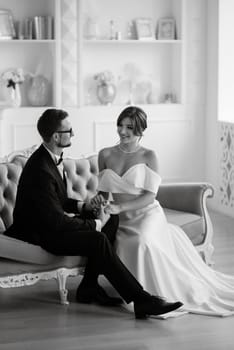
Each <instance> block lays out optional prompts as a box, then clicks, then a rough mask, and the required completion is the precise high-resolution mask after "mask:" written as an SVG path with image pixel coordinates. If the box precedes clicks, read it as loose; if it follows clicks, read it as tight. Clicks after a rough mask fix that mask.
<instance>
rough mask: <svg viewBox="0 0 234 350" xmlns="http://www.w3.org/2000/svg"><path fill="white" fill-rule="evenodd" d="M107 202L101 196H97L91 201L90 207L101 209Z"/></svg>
mask: <svg viewBox="0 0 234 350" xmlns="http://www.w3.org/2000/svg"><path fill="white" fill-rule="evenodd" d="M105 202H106V200H105V198H104V197H103V196H102V195H101V194H97V195H96V196H94V197H93V198H91V199H90V202H89V204H90V206H91V207H92V209H99V208H100V206H101V205H102V204H104V203H105Z"/></svg>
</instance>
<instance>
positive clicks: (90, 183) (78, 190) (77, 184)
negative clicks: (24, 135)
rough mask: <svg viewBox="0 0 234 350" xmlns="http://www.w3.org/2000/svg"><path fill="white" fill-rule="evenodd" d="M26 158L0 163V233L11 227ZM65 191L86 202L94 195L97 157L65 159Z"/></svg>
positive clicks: (19, 157) (15, 158) (96, 181)
mask: <svg viewBox="0 0 234 350" xmlns="http://www.w3.org/2000/svg"><path fill="white" fill-rule="evenodd" d="M27 159H28V157H26V156H22V155H20V156H18V155H15V156H14V157H13V159H11V161H10V162H4V163H0V232H4V231H5V229H6V228H7V227H9V225H11V223H12V220H13V217H12V214H13V208H14V205H15V199H16V193H17V186H18V182H19V178H20V174H21V172H22V169H23V167H24V165H25V163H26V161H27ZM64 168H65V171H66V173H67V191H68V196H69V197H71V198H75V199H79V200H86V199H88V198H90V197H92V196H93V195H94V194H95V193H96V189H97V184H98V179H97V174H98V165H97V156H96V155H93V156H90V157H87V158H82V159H72V158H69V159H65V160H64Z"/></svg>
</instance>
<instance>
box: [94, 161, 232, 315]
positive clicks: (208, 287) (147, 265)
mask: <svg viewBox="0 0 234 350" xmlns="http://www.w3.org/2000/svg"><path fill="white" fill-rule="evenodd" d="M160 183H161V178H160V176H159V175H158V174H157V173H155V172H154V171H152V170H151V169H150V168H149V167H147V166H146V165H145V164H142V163H140V164H136V165H134V166H132V167H131V168H130V169H128V170H127V171H126V172H125V173H124V174H123V176H119V175H118V174H116V173H115V172H114V171H113V170H111V169H105V170H103V171H101V172H100V175H99V186H98V189H99V191H104V192H110V193H112V197H113V200H114V201H115V202H116V203H120V202H122V201H127V200H129V199H131V200H132V199H134V198H135V197H137V196H138V195H140V194H141V193H142V191H143V190H147V191H151V192H153V193H157V191H158V187H159V185H160ZM116 249H117V253H118V255H119V257H120V259H121V260H122V261H123V263H124V264H125V265H126V266H127V267H128V269H129V270H130V271H131V272H132V274H133V275H134V276H135V277H136V278H137V280H138V281H139V282H140V283H141V284H142V286H143V287H144V288H145V289H146V290H147V291H148V292H150V293H151V294H154V295H161V296H163V297H165V298H166V299H167V300H169V301H177V300H179V301H181V302H182V303H183V304H184V306H183V307H182V309H180V311H181V310H182V311H186V312H191V313H198V314H205V315H214V316H229V315H232V314H234V276H229V275H225V274H223V273H220V272H216V271H214V270H213V269H212V268H210V267H208V266H207V265H206V264H205V263H204V262H203V260H202V258H201V257H200V255H199V254H198V252H197V250H196V248H195V247H194V246H193V244H192V242H191V241H190V239H189V238H188V237H187V235H186V234H185V233H184V232H183V230H182V229H181V228H179V227H177V226H176V225H172V224H170V223H168V222H167V220H166V217H165V215H164V212H163V209H162V207H161V206H160V204H159V203H158V201H156V200H155V202H154V203H153V204H150V205H149V206H147V207H145V208H143V209H140V210H129V211H127V212H124V213H121V214H120V223H119V230H118V233H117V237H116Z"/></svg>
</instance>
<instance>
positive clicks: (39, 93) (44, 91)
mask: <svg viewBox="0 0 234 350" xmlns="http://www.w3.org/2000/svg"><path fill="white" fill-rule="evenodd" d="M27 97H28V101H29V104H30V106H37V107H38V106H46V105H47V104H48V101H49V97H50V85H49V81H48V79H47V78H45V77H44V76H43V75H36V76H34V77H31V78H30V79H29V81H28V92H27Z"/></svg>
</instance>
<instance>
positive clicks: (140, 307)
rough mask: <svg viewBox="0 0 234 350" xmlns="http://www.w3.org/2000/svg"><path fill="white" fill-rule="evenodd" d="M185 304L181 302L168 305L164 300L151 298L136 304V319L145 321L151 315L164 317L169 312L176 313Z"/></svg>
mask: <svg viewBox="0 0 234 350" xmlns="http://www.w3.org/2000/svg"><path fill="white" fill-rule="evenodd" d="M182 305H183V304H182V303H181V302H180V301H177V302H175V303H168V302H167V301H165V300H164V299H163V298H160V297H155V296H151V297H150V298H149V299H148V300H144V301H142V302H140V301H138V302H135V303H134V311H135V317H136V318H137V319H145V318H147V317H148V316H150V315H154V316H156V315H162V314H166V313H167V312H170V311H174V310H176V309H178V308H179V307H181V306H182Z"/></svg>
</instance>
